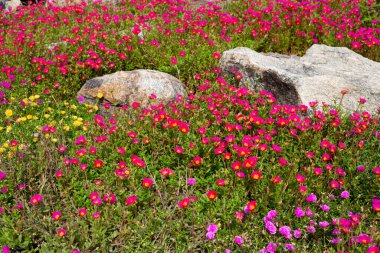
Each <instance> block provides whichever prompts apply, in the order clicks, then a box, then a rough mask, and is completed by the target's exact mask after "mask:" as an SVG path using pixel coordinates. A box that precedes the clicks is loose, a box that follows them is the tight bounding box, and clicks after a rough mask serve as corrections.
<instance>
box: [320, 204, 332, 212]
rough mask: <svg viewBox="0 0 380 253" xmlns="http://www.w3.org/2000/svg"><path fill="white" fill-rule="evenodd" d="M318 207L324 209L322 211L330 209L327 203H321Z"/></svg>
mask: <svg viewBox="0 0 380 253" xmlns="http://www.w3.org/2000/svg"><path fill="white" fill-rule="evenodd" d="M320 208H321V209H322V210H323V211H324V212H328V211H329V210H330V207H329V206H328V205H321V206H320Z"/></svg>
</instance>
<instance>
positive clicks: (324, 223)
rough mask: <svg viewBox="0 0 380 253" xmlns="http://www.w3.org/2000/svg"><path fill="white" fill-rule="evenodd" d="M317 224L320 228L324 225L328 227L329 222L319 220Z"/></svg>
mask: <svg viewBox="0 0 380 253" xmlns="http://www.w3.org/2000/svg"><path fill="white" fill-rule="evenodd" d="M318 225H319V226H320V227H322V228H325V227H328V226H329V225H330V223H328V222H327V221H321V222H319V223H318Z"/></svg>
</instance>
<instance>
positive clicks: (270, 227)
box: [265, 221, 277, 235]
mask: <svg viewBox="0 0 380 253" xmlns="http://www.w3.org/2000/svg"><path fill="white" fill-rule="evenodd" d="M265 228H266V229H267V230H268V231H269V233H270V234H272V235H274V234H276V231H277V228H276V226H275V225H274V224H273V223H272V222H270V221H268V222H267V223H265Z"/></svg>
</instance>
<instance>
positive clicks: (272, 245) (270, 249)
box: [267, 242, 277, 253]
mask: <svg viewBox="0 0 380 253" xmlns="http://www.w3.org/2000/svg"><path fill="white" fill-rule="evenodd" d="M276 248H277V244H275V243H273V242H271V243H269V244H268V246H267V251H268V253H275V252H276Z"/></svg>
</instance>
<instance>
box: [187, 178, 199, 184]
mask: <svg viewBox="0 0 380 253" xmlns="http://www.w3.org/2000/svg"><path fill="white" fill-rule="evenodd" d="M196 183H197V180H196V179H195V178H189V179H187V184H188V185H195V184H196Z"/></svg>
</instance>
